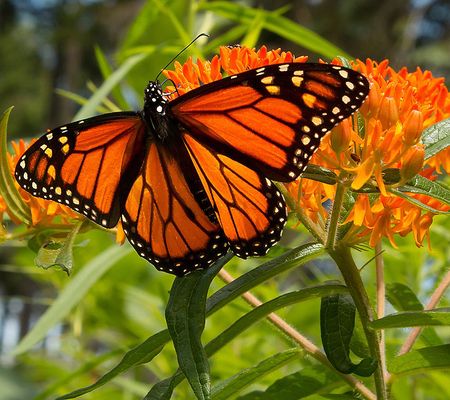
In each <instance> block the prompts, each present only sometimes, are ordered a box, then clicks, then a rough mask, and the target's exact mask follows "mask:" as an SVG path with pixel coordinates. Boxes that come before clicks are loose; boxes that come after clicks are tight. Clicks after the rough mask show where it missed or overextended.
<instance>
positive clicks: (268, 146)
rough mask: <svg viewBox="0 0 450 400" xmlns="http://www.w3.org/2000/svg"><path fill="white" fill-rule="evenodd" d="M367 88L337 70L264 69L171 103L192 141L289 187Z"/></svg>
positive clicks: (355, 76)
mask: <svg viewBox="0 0 450 400" xmlns="http://www.w3.org/2000/svg"><path fill="white" fill-rule="evenodd" d="M368 91H369V84H368V81H367V80H366V79H365V78H364V77H363V76H362V75H361V74H359V73H357V72H355V71H353V70H351V69H347V68H344V67H340V66H335V65H329V64H313V63H290V64H280V65H268V66H265V67H261V68H258V69H255V70H251V71H247V72H243V73H240V74H238V75H233V76H230V77H227V78H224V79H222V80H220V81H216V82H213V83H210V84H207V85H204V86H201V87H200V88H198V89H195V90H192V91H190V92H188V93H186V94H184V95H182V96H180V97H178V98H176V99H174V100H173V101H172V102H171V109H172V111H173V113H174V115H175V116H176V118H177V119H178V120H179V121H180V122H181V123H182V124H183V125H184V126H185V128H186V129H187V130H188V131H189V132H190V133H191V134H192V136H194V137H195V138H197V139H198V140H199V141H201V142H202V143H204V144H206V145H208V146H209V147H210V148H211V149H213V150H214V151H216V152H218V153H222V154H225V155H227V156H229V157H230V158H232V159H234V160H236V161H239V162H241V163H242V164H244V165H246V166H248V167H250V168H252V169H253V170H255V171H258V172H261V173H263V174H264V175H265V176H267V177H268V178H270V179H274V180H277V181H292V180H293V179H295V178H296V177H297V176H298V175H299V174H300V173H301V172H302V171H303V170H304V169H305V168H306V165H307V163H308V161H309V159H310V158H311V156H312V154H313V153H314V151H315V150H316V149H317V148H318V147H319V144H320V141H321V139H322V138H323V137H324V136H325V134H326V133H327V132H328V131H330V130H331V129H332V128H333V127H334V126H335V125H336V124H337V123H339V122H340V121H341V120H342V119H344V118H347V117H349V116H350V115H351V114H352V113H353V112H354V111H355V110H356V109H357V108H358V107H359V106H360V105H361V104H362V102H363V101H364V99H365V98H366V96H367V94H368Z"/></svg>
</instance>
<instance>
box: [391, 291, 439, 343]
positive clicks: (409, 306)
mask: <svg viewBox="0 0 450 400" xmlns="http://www.w3.org/2000/svg"><path fill="white" fill-rule="evenodd" d="M386 298H387V299H388V301H389V303H391V304H392V305H393V306H394V308H395V309H396V310H397V311H422V310H423V309H424V307H423V305H422V303H421V302H420V300H419V299H418V298H417V296H416V294H415V293H414V292H413V291H412V290H411V288H409V287H408V286H406V285H405V284H403V283H399V282H393V283H389V284H387V285H386ZM420 339H421V340H422V341H423V342H424V343H425V344H426V345H427V346H438V345H441V344H443V343H442V339H441V338H440V337H439V336H438V334H437V333H436V331H435V330H434V329H433V328H431V327H425V328H424V329H423V330H422V332H421V334H420Z"/></svg>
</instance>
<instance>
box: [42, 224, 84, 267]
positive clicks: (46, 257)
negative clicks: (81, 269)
mask: <svg viewBox="0 0 450 400" xmlns="http://www.w3.org/2000/svg"><path fill="white" fill-rule="evenodd" d="M83 223H84V221H80V222H78V223H76V224H75V225H74V227H73V229H72V230H71V231H70V232H69V234H68V235H67V236H66V238H65V240H63V241H53V240H52V241H48V242H47V243H45V244H43V245H42V246H41V248H40V249H39V251H38V254H37V256H36V258H35V259H34V262H35V264H36V265H37V266H38V267H40V268H43V269H49V268H55V267H58V268H61V269H62V270H63V271H64V272H66V274H67V275H70V273H71V272H72V267H73V251H72V248H73V245H74V242H75V238H76V236H77V234H78V231H79V230H80V228H81V225H83Z"/></svg>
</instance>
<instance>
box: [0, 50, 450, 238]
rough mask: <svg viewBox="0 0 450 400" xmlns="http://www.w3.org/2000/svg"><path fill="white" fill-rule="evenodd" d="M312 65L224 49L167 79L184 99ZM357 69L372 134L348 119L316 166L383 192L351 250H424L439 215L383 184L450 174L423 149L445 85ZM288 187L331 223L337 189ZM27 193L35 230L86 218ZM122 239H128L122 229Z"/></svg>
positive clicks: (420, 75)
mask: <svg viewBox="0 0 450 400" xmlns="http://www.w3.org/2000/svg"><path fill="white" fill-rule="evenodd" d="M306 60H307V57H297V58H296V57H294V56H293V55H292V53H290V52H282V51H281V50H279V49H278V50H272V51H268V50H267V49H266V47H264V46H263V47H261V48H260V49H259V50H257V51H256V50H253V49H249V48H246V47H233V48H229V47H222V48H221V49H220V56H217V55H216V56H214V57H213V58H212V60H211V61H201V60H197V62H196V63H194V62H193V61H192V59H191V58H189V59H188V61H187V62H186V63H184V64H183V65H181V64H180V63H178V62H175V70H174V71H169V70H167V71H165V75H166V76H167V77H168V78H170V79H171V80H172V81H173V83H174V84H175V85H176V86H177V92H178V94H183V93H186V92H187V91H189V90H192V89H194V88H196V87H198V86H199V85H200V84H204V83H208V82H212V81H215V80H219V79H221V78H222V77H223V75H230V74H236V73H239V72H242V71H245V70H248V69H251V68H256V67H260V66H263V65H268V64H275V63H285V62H292V61H296V62H305V61H306ZM336 63H337V62H336ZM353 67H354V69H356V70H358V71H360V72H362V73H363V74H364V75H365V76H366V77H367V78H368V79H369V81H370V82H371V91H370V94H369V98H368V100H367V101H366V103H365V104H364V105H363V106H362V108H361V110H360V112H361V115H362V117H363V120H364V129H363V132H364V133H363V134H362V133H358V129H357V127H356V126H352V121H351V119H348V120H346V121H343V122H342V124H340V125H339V126H338V127H337V128H335V129H334V130H333V132H332V133H331V134H330V135H328V136H327V137H326V138H325V139H324V140H323V142H322V145H321V147H320V149H319V151H318V152H317V153H316V154H315V155H314V157H313V159H312V160H311V163H312V164H317V165H321V166H323V167H326V168H329V169H331V170H333V171H334V172H335V173H337V174H338V175H339V174H343V173H344V174H345V176H346V179H348V180H349V186H350V187H351V188H352V189H354V190H358V189H360V188H361V187H362V186H363V185H364V184H365V183H367V182H374V183H376V185H377V186H378V188H379V190H380V192H381V194H380V195H379V196H376V198H375V199H374V198H373V196H372V197H370V200H369V195H367V194H360V193H359V194H357V196H356V202H355V204H354V207H353V208H352V210H351V212H350V213H349V215H348V216H347V218H346V220H345V221H344V223H351V224H352V227H351V229H350V230H349V231H348V232H347V235H346V240H347V241H348V242H349V243H350V244H355V243H358V242H362V241H367V240H368V241H369V243H370V245H371V246H374V245H375V244H376V243H377V242H378V241H379V240H380V239H381V238H382V237H388V238H389V240H390V241H391V242H392V243H394V235H395V234H396V233H397V234H400V235H402V236H404V235H406V234H408V233H409V232H412V233H413V235H414V239H415V241H416V243H417V245H420V244H421V243H422V241H423V239H424V237H425V236H426V235H427V233H428V229H429V227H430V225H431V223H432V218H433V215H434V214H432V213H430V212H425V211H423V210H422V209H421V208H419V207H418V206H415V205H413V204H411V203H409V202H408V201H406V200H404V199H402V198H399V197H397V196H395V195H394V194H391V193H390V192H389V190H388V189H389V188H387V187H386V185H385V184H384V182H383V179H382V172H383V170H384V169H386V168H398V169H400V172H401V177H402V181H401V182H400V184H401V183H404V182H405V181H407V180H408V179H410V178H411V177H413V176H414V175H416V174H417V173H420V174H422V175H424V176H426V177H428V178H432V177H433V175H434V174H435V173H442V172H443V171H445V172H448V171H449V170H450V150H446V151H443V152H441V153H439V154H437V155H436V156H434V157H433V158H431V159H429V160H427V161H426V162H425V164H424V162H423V156H424V150H423V146H422V145H421V144H420V135H421V133H422V131H423V129H424V128H427V127H428V126H430V125H432V124H434V123H436V122H438V121H440V120H442V119H444V118H447V117H449V116H450V95H449V93H448V90H447V88H446V87H445V85H444V82H443V79H440V78H434V77H433V76H432V74H431V73H430V72H429V71H425V72H423V71H421V70H420V69H417V70H416V71H415V72H412V73H410V72H408V71H407V70H406V69H405V68H403V69H401V70H400V71H398V72H396V71H394V70H393V69H392V68H390V67H389V66H388V62H387V61H383V62H381V63H379V64H378V63H376V62H374V61H371V60H367V61H366V62H365V63H364V62H361V61H358V62H355V63H354V64H353ZM167 91H170V92H175V88H174V87H168V88H167ZM14 150H15V153H16V155H15V156H13V157H12V160H11V168H13V165H14V161H15V160H17V159H18V157H19V156H20V155H21V154H22V153H23V151H24V150H25V147H24V145H23V143H20V144H19V146H17V145H15V148H14ZM287 187H288V190H289V192H290V193H291V195H292V196H293V197H294V198H295V199H296V198H297V194H298V191H299V190H301V196H300V200H299V201H300V208H301V209H302V210H303V212H305V213H306V214H307V215H308V216H309V217H310V218H311V219H312V220H313V221H317V220H318V219H319V218H322V219H326V218H327V215H328V211H327V209H326V208H325V207H324V206H323V204H324V203H325V202H326V201H327V200H333V198H334V194H335V186H334V185H326V184H322V183H320V182H316V181H312V180H308V179H299V180H297V181H296V182H293V183H291V184H288V185H287ZM20 194H21V196H22V197H23V198H24V200H25V201H26V202H27V203H28V205H29V206H30V208H31V211H32V217H33V225H35V224H39V223H41V224H43V223H46V222H49V221H51V219H52V218H53V217H54V216H56V215H62V216H63V217H69V218H82V217H81V216H79V215H78V214H76V213H74V212H73V211H71V210H70V209H68V208H67V207H64V206H60V205H59V204H57V203H53V202H47V201H45V200H42V199H36V198H33V197H32V196H30V195H29V194H28V193H26V192H25V191H23V190H21V191H20ZM414 197H416V198H418V199H419V200H420V201H421V202H422V203H425V204H427V205H429V206H431V207H433V208H435V209H441V210H444V209H445V207H444V206H443V205H442V204H440V203H439V202H438V201H437V200H434V199H431V198H430V197H427V196H424V195H414ZM5 211H6V212H8V210H7V209H6V207H5V204H4V202H2V199H1V197H0V217H1V214H2V212H5ZM119 237H120V239H122V238H123V234H120V230H119Z"/></svg>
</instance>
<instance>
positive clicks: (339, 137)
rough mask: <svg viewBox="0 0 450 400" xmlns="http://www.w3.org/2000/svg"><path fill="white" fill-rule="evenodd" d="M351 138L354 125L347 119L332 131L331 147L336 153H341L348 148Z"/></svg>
mask: <svg viewBox="0 0 450 400" xmlns="http://www.w3.org/2000/svg"><path fill="white" fill-rule="evenodd" d="M351 138H352V127H351V124H350V120H349V119H346V120H344V121H342V122H341V123H340V124H339V125H337V126H336V127H335V128H334V129H333V130H332V131H331V134H330V140H331V148H332V149H333V151H334V152H335V153H336V154H340V153H342V152H343V151H345V150H347V149H348V146H349V145H350V140H351Z"/></svg>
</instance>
